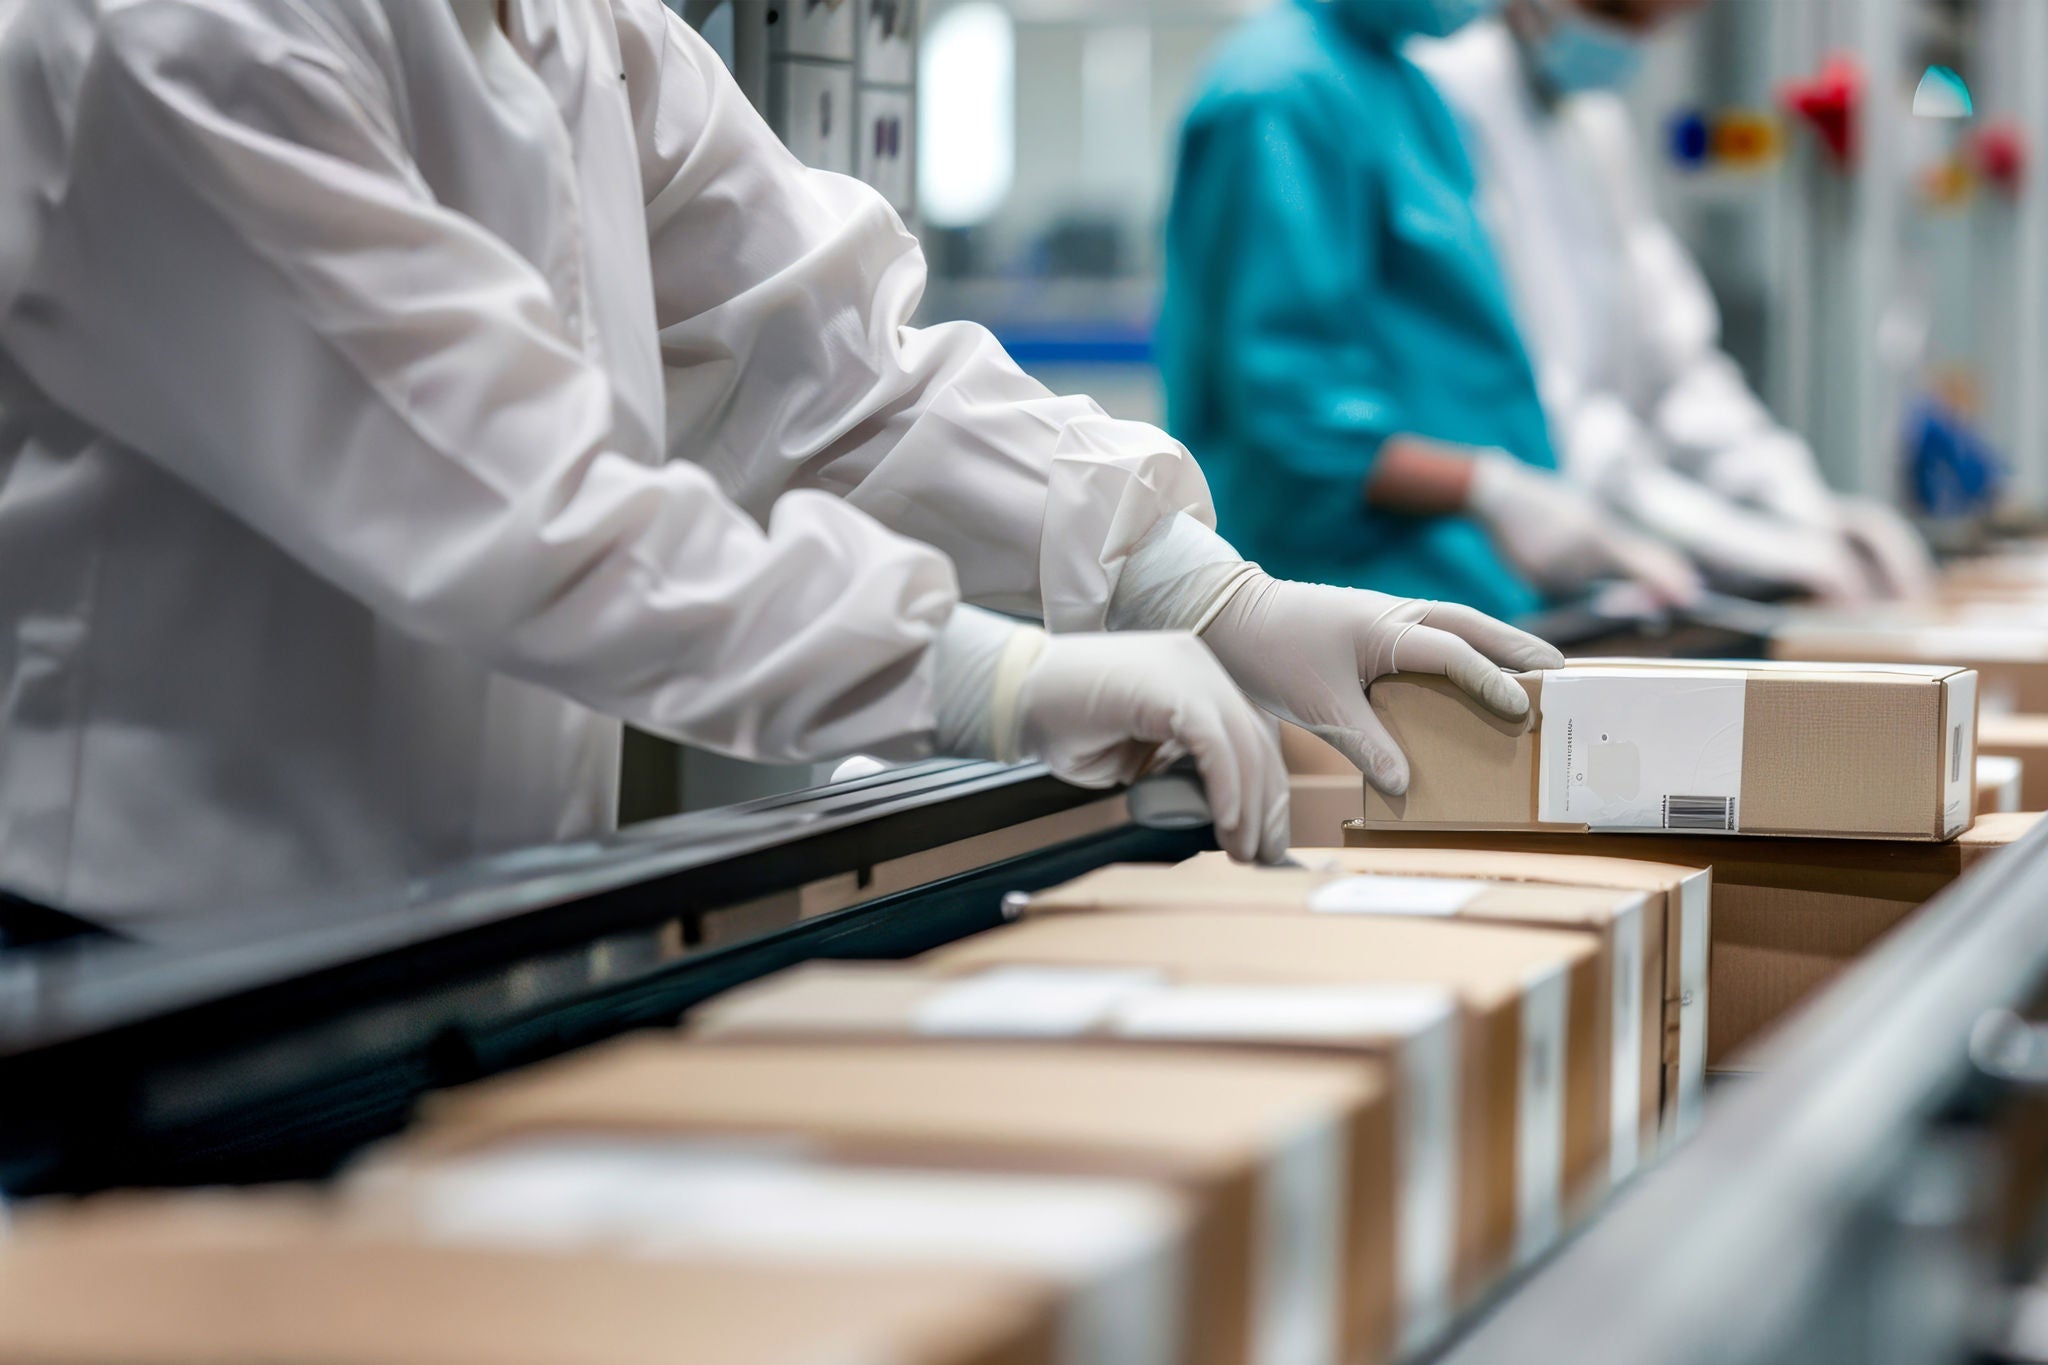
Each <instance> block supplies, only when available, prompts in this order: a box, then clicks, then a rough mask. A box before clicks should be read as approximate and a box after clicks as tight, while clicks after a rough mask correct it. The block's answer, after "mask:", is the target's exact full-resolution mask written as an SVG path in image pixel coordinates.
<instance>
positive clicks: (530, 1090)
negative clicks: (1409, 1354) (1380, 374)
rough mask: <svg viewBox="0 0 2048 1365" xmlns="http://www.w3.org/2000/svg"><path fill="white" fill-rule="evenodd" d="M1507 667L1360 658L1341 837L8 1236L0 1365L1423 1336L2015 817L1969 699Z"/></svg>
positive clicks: (1110, 1345) (775, 1355)
mask: <svg viewBox="0 0 2048 1365" xmlns="http://www.w3.org/2000/svg"><path fill="white" fill-rule="evenodd" d="M1525 681H1526V685H1527V687H1528V689H1529V691H1530V694H1531V700H1532V706H1531V712H1530V716H1529V718H1528V719H1526V720H1525V721H1523V722H1520V723H1514V724H1510V723H1506V722H1503V721H1501V720H1499V719H1498V718H1495V717H1492V716H1490V715H1486V714H1484V713H1481V712H1480V711H1478V710H1476V709H1475V708H1474V707H1472V706H1471V705H1470V704H1469V703H1467V702H1466V701H1465V700H1464V699H1463V698H1462V697H1461V696H1460V695H1459V694H1457V693H1456V692H1455V691H1453V690H1451V689H1448V688H1446V687H1444V686H1443V685H1441V684H1440V683H1439V682H1433V681H1430V680H1427V679H1419V678H1412V677H1400V676H1397V677H1395V678H1391V679H1387V680H1383V681H1382V682H1381V683H1380V684H1379V685H1377V686H1376V687H1375V688H1374V690H1373V703H1374V706H1375V708H1376V709H1377V711H1378V713H1379V715H1380V717H1381V719H1382V720H1383V721H1384V722H1385V723H1386V725H1387V726H1388V728H1389V730H1390V731H1391V732H1392V733H1393V734H1394V735H1395V737H1396V738H1397V739H1398V740H1399V741H1400V742H1401V743H1402V744H1403V745H1404V746H1405V747H1406V748H1407V749H1408V751H1409V753H1410V755H1411V756H1412V758H1413V760H1414V768H1415V780H1414V783H1413V785H1412V786H1411V788H1410V789H1409V791H1408V792H1407V793H1406V794H1405V795H1404V796H1403V797H1401V798H1398V799H1388V798H1385V797H1383V796H1379V795H1377V794H1373V793H1369V792H1367V791H1365V790H1364V787H1363V784H1362V783H1360V782H1359V780H1358V778H1357V776H1356V775H1355V774H1348V775H1347V774H1338V773H1331V774H1326V775H1325V777H1324V779H1322V780H1321V781H1320V785H1321V786H1325V787H1328V788H1330V789H1331V790H1332V791H1334V789H1335V787H1336V785H1337V784H1338V783H1340V782H1341V783H1343V784H1345V785H1347V786H1348V787H1349V788H1350V789H1351V796H1350V797H1349V798H1347V800H1350V801H1352V802H1353V805H1354V807H1355V810H1356V814H1355V815H1353V814H1351V812H1350V810H1348V809H1343V808H1340V807H1335V806H1333V807H1331V808H1329V809H1326V810H1324V811H1323V813H1322V814H1321V815H1317V816H1313V817H1312V819H1314V820H1315V821H1317V822H1319V824H1321V825H1327V828H1322V827H1318V828H1312V829H1311V828H1302V827H1299V826H1298V828H1297V833H1298V834H1300V835H1303V836H1306V837H1304V838H1303V839H1302V842H1303V843H1304V845H1308V844H1323V845H1329V844H1335V843H1337V842H1338V841H1339V837H1340V829H1341V838H1342V841H1343V842H1345V843H1346V844H1348V845H1349V846H1347V847H1342V848H1337V847H1328V846H1324V847H1303V848H1302V849H1300V850H1298V851H1297V853H1296V857H1295V865H1294V866H1291V867H1284V868H1246V867H1239V866H1235V865H1232V864H1230V863H1229V862H1228V861H1227V860H1224V859H1222V858H1221V857H1220V855H1213V854H1212V855H1204V856H1202V857H1199V858H1196V859H1193V860H1191V861H1189V862H1187V863H1184V864H1181V865H1180V866H1177V867H1164V866H1145V867H1138V866H1112V867H1105V868H1101V869H1098V870H1097V871H1095V872H1092V873H1090V874H1088V875H1087V876H1084V877H1082V878H1080V879H1078V880H1076V881H1073V882H1070V883H1068V884H1066V885H1063V886H1058V887H1054V888H1051V889H1049V890H1046V891H1042V892H1038V893H1036V894H1031V895H1017V896H1013V897H1011V898H1010V900H1009V902H1008V906H1007V908H1008V909H1009V911H1010V916H1009V918H1010V919H1011V921H1012V922H1010V923H1007V924H1005V925H1004V926H1003V927H1001V928H999V929H995V930H993V931H990V932H988V933H984V934H981V935H978V936H976V937H973V938H970V939H966V940H963V941H961V942H958V943H955V944H952V945H949V946H947V947H945V948H942V949H939V950H937V951H935V952H932V953H929V954H927V955H925V956H924V957H922V958H918V959H915V960H912V961H908V962H901V963H836V964H812V965H810V966H806V967H801V968H797V969H795V970H792V971H789V972H785V973H783V974H781V975H778V976H774V977H770V978H767V979H765V980H763V981H759V982H756V983H754V984H752V985H750V986H747V987H743V988H741V989H738V990H736V991H733V992H731V993H729V994H727V995H726V996H724V997H721V998H719V999H717V1000H714V1001H712V1002H710V1003H709V1004H708V1005H706V1006H704V1007H702V1008H700V1009H699V1010H697V1011H696V1012H695V1013H694V1014H693V1015H692V1016H691V1017H689V1018H688V1019H686V1020H684V1021H683V1027H681V1028H680V1029H678V1030H675V1031H672V1032H666V1033H653V1034H647V1035H641V1036H638V1037H634V1038H630V1039H626V1040H622V1041H620V1042H617V1043H614V1044H612V1045H609V1046H606V1047H602V1048H597V1049H593V1050H590V1051H588V1052H586V1053H582V1054H578V1055H575V1056H571V1057H569V1058H566V1059H564V1060H562V1061H559V1062H556V1063H553V1064H550V1065H547V1066H543V1067H538V1068H534V1069H532V1070H530V1071H526V1072H521V1073H517V1074H514V1075H510V1076H507V1077H503V1078H500V1079H496V1080H492V1081H488V1082H484V1083H481V1084H478V1085H474V1086H471V1087H468V1088H466V1089H463V1090H459V1091H455V1092H452V1093H449V1094H446V1095H443V1096H440V1097H437V1098H436V1099H435V1100H433V1101H432V1102H430V1104H429V1105H428V1106H427V1107H426V1109H425V1110H424V1112H423V1113H422V1114H421V1116H420V1121H419V1122H418V1124H417V1125H416V1126H415V1128H414V1130H413V1131H412V1132H411V1133H409V1134H408V1135H406V1136H405V1137H403V1138H401V1139H399V1140H397V1141H396V1142H394V1143H392V1144H390V1145H389V1146H387V1147H386V1148H384V1149H382V1150H379V1151H377V1152H374V1153H372V1154H370V1155H369V1156H367V1157H366V1158H365V1159H363V1160H362V1161H361V1162H360V1163H359V1164H358V1165H357V1166H356V1167H355V1168H354V1169H353V1170H352V1171H350V1172H348V1173H346V1174H345V1175H344V1177H343V1178H342V1179H341V1180H340V1181H338V1182H337V1183H336V1184H335V1185H334V1186H332V1187H331V1188H329V1189H328V1190H326V1191H324V1192H322V1193H320V1194H318V1195H312V1194H284V1195H267V1196H252V1195H221V1194H214V1195H198V1196H184V1197H175V1198H159V1199H149V1200H140V1201H136V1200H126V1201H121V1202H118V1203H115V1204H111V1205H110V1204H105V1203H99V1204H90V1205H87V1206H85V1207H83V1208H80V1209H77V1210H72V1211H68V1212H54V1213H43V1214H39V1215H35V1216H31V1217H29V1218H27V1219H25V1220H24V1222H23V1225H22V1228H21V1230H20V1235H19V1236H17V1237H14V1238H13V1239H12V1240H11V1241H9V1242H6V1243H0V1356H4V1357H6V1358H37V1359H41V1358H48V1359H53V1360H57V1359H61V1360H66V1361H74V1362H93V1361H107V1362H114V1361H122V1362H136V1361H142V1362H147V1361H150V1360H154V1359H163V1360H166V1361H170V1360H177V1359H185V1358H197V1357H201V1356H203V1357H205V1358H207V1359H213V1360H221V1361H228V1362H234V1361H239V1360H248V1361H252V1362H253V1361H258V1360H264V1361H268V1360H274V1359H291V1358H302V1357H304V1356H305V1355H306V1354H307V1352H306V1351H305V1350H304V1349H303V1344H304V1343H305V1342H306V1341H308V1340H311V1341H314V1342H317V1343H318V1345H319V1347H320V1350H319V1351H318V1352H317V1354H318V1356H319V1358H320V1359H321V1360H322V1361H324V1362H354V1361H362V1362H370V1361H382V1360H386V1359H390V1358H395V1357H397V1356H401V1355H421V1356H431V1357H434V1358H444V1357H456V1356H459V1357H461V1358H465V1359H476V1360H479V1361H485V1362H490V1365H500V1363H501V1362H502V1363H503V1365H514V1362H523V1361H526V1360H534V1361H542V1360H547V1361H590V1362H592V1363H593V1365H600V1363H603V1365H608V1363H609V1362H611V1361H614V1360H624V1359H628V1358H635V1357H637V1356H640V1355H645V1354H648V1352H647V1351H646V1350H644V1349H642V1348H643V1347H644V1346H645V1344H646V1343H648V1342H660V1343H662V1345H663V1347H664V1348H665V1349H666V1351H667V1353H669V1354H674V1355H678V1356H680V1357H681V1358H699V1357H700V1356H701V1357H702V1358H706V1359H711V1358H717V1359H744V1360H748V1361H761V1362H770V1363H771V1365H772V1362H777V1361H783V1360H789V1361H797V1360H809V1359H815V1358H818V1354H819V1351H820V1347H821V1344H823V1345H829V1346H830V1347H831V1349H832V1351H834V1352H837V1354H833V1355H831V1357H830V1358H834V1359H838V1358H859V1359H889V1360H901V1361H906V1362H911V1363H912V1365H1039V1362H1045V1365H1340V1363H1343V1365H1350V1363H1351V1362H1359V1361H1375V1360H1385V1359H1389V1358H1392V1357H1393V1356H1395V1355H1396V1354H1398V1353H1400V1352H1402V1351H1404V1350H1407V1349H1411V1348H1415V1347H1418V1346H1421V1345H1423V1344H1425V1343H1427V1342H1428V1341H1430V1340H1431V1339H1433V1338H1434V1337H1436V1336H1437V1335H1438V1334H1440V1333H1441V1332H1442V1330H1443V1329H1444V1327H1445V1326H1446V1325H1447V1323H1448V1322H1449V1321H1450V1320H1451V1318H1452V1317H1453V1315H1454V1314H1455V1313H1456V1312H1457V1311H1458V1310H1459V1309H1460V1308H1461V1307H1462V1306H1464V1305H1468V1304H1470V1303H1472V1302H1473V1301H1474V1300H1475V1298H1476V1297H1477V1296H1478V1295H1480V1294H1481V1293H1482V1292H1484V1291H1485V1290H1486V1289H1487V1288H1488V1287H1489V1286H1491V1285H1494V1284H1496V1283H1498V1282H1499V1280H1500V1277H1501V1276H1503V1275H1504V1274H1506V1273H1508V1272H1509V1271H1511V1270H1513V1269H1514V1268H1516V1267H1517V1266H1521V1265H1526V1264H1528V1263H1529V1262H1530V1261H1531V1260H1533V1259H1534V1258H1536V1257H1538V1256H1540V1255H1541V1254H1542V1253H1543V1252H1544V1251H1545V1250H1546V1249H1547V1248H1549V1247H1550V1246H1552V1245H1553V1244H1554V1243H1555V1242H1556V1240H1557V1239H1558V1237H1559V1236H1560V1235H1561V1234H1562V1233H1563V1232H1564V1231H1565V1230H1566V1229H1567V1228H1569V1227H1570V1226H1571V1225H1572V1224H1573V1223H1574V1222H1575V1221H1577V1220H1580V1219H1583V1218H1585V1217H1587V1216H1589V1215H1590V1214H1591V1213H1592V1212H1593V1211H1594V1210H1595V1209H1597V1207H1598V1206H1599V1204H1600V1203H1601V1201H1602V1200H1603V1199H1605V1198H1606V1197H1607V1196H1608V1195H1609V1193H1610V1192H1611V1191H1612V1190H1613V1189H1614V1188H1615V1187H1616V1186H1617V1185H1619V1184H1620V1183H1622V1182H1624V1181H1626V1180H1628V1179H1629V1178H1630V1177H1631V1176H1633V1175H1634V1174H1635V1173H1636V1172H1637V1171H1639V1170H1640V1169H1642V1168H1643V1167H1644V1166H1645V1165H1646V1164H1648V1163H1650V1162H1652V1161H1653V1160H1655V1158H1656V1156H1657V1154H1658V1153H1659V1152H1660V1151H1661V1150H1662V1149H1664V1148H1665V1147H1666V1146H1667V1145H1668V1144H1670V1143H1671V1142H1672V1141H1674V1140H1676V1139H1677V1138H1679V1137H1682V1136H1683V1134H1684V1133H1685V1132H1686V1131H1687V1130H1688V1129H1690V1128H1691V1127H1692V1126H1693V1125H1694V1124H1695V1123H1697V1121H1698V1119H1699V1115H1700V1112H1701V1107H1702V1103H1703V1092H1704V1089H1705V1086H1706V1084H1707V1076H1708V1074H1709V1073H1710V1072H1711V1071H1713V1070H1716V1069H1739V1068H1740V1067H1742V1066H1744V1065H1747V1064H1749V1058H1750V1057H1751V1056H1752V1055H1753V1054H1752V1053H1751V1047H1752V1045H1753V1043H1754V1042H1755V1041H1756V1039H1757V1038H1758V1037H1760V1036H1761V1035H1762V1034H1763V1033H1764V1032H1766V1031H1767V1029H1768V1028H1769V1026H1770V1025H1771V1024H1772V1023H1773V1022H1774V1021H1775V1020H1776V1019H1778V1018H1779V1017H1781V1016H1782V1015H1783V1014H1784V1013H1785V1012H1786V1011H1787V1010H1789V1009H1791V1008H1792V1007H1794V1006H1795V1005H1796V1004H1797V1003H1798V1002H1799V1001H1800V1000H1802V999H1804V998H1805V997H1806V996H1808V995H1809V994H1811V992H1812V991H1813V990H1814V989H1816V988H1817V987H1818V986H1819V985H1820V984H1822V983H1823V982H1824V981H1825V980H1826V979H1827V978H1828V977H1829V976H1830V975H1831V974H1832V973H1833V972H1835V971H1837V970H1839V969H1840V967H1841V966H1842V965H1843V964H1844V963H1846V962H1847V961H1848V960H1850V959H1851V958H1852V957H1854V956H1855V955H1856V954H1857V953H1860V952H1862V951H1864V950H1865V949H1867V948H1868V947H1869V945H1870V944H1871V943H1873V942H1875V941H1876V939H1877V938H1878V937H1880V936H1881V935H1882V934H1883V933H1885V932H1886V931H1888V930H1889V929H1890V928H1891V927H1893V926H1894V925H1896V924H1897V923H1898V922H1899V921H1900V920H1902V919H1903V918H1905V917H1906V916H1907V915H1909V914H1910V913H1911V912H1912V911H1913V909H1914V908H1916V907H1917V906H1918V905H1920V904H1921V903H1923V902H1924V901H1925V900H1926V899H1927V898H1929V897H1930V896H1932V895H1934V894H1935V893H1937V892H1938V891H1940V890H1941V889H1942V888H1943V887H1944V886H1946V885H1947V884H1948V883H1949V882H1951V881H1953V880H1954V879H1955V878H1956V877H1958V876H1960V875H1962V874H1963V873H1964V872H1966V871H1967V870H1968V868H1969V867H1970V865H1971V864H1972V863H1973V862H1974V861H1975V860H1976V859H1978V858H1980V857H1982V856H1984V855H1985V854H1986V853H1987V852H1989V851H1991V850H1993V849H1996V848H1998V847H2001V846H2003V845H2004V844H2006V843H2009V842H2011V840H2012V839H2013V838H2015V837H2017V835H2018V834H2019V833H2020V832H2023V831H2024V830H2025V829H2026V828H2028V827H2029V826H2030V824H2031V822H2032V819H2033V817H2031V816H2027V815H2024V814H1998V815H1991V816H1985V817H1982V818H1977V817H1976V814H1975V813H1976V810H1977V806H1978V800H1979V794H1978V790H1977V787H1978V784H1977V782H1976V780H1975V779H1976V771H1975V770H1976V763H1975V759H1976V752H1975V749H1976V738H1975V736H1976V709H1977V692H1976V688H1977V683H1978V679H1977V678H1976V676H1975V675H1974V674H1972V673H1971V672H1969V671H1968V670H1962V669H1955V668H1951V667H1946V666H1942V665H1927V666H1910V665H1906V666H1885V667H1871V666H1849V667H1842V666H1818V665H1790V664H1754V663H1745V664H1716V665H1696V666H1695V665H1675V664H1668V663H1667V664H1653V663H1632V662H1625V661H1606V662H1587V663H1584V664H1580V665H1576V666H1573V667H1569V668H1566V669H1564V670H1561V671H1558V672H1554V673H1550V674H1547V675H1544V676H1542V677H1530V678H1528V679H1526V680H1525ZM1290 748H1291V752H1292V753H1293V755H1294V756H1296V757H1297V758H1300V757H1301V756H1303V755H1309V756H1311V757H1312V756H1313V753H1314V750H1313V745H1312V742H1307V741H1306V738H1305V737H1303V736H1298V735H1297V736H1296V737H1294V739H1293V740H1292V741H1291V745H1290ZM2023 772H2024V769H2023ZM2011 779H2012V775H2011V774H2010V773H2007V774H2005V775H2004V777H2003V778H2002V779H2001V781H2003V782H2006V783H2008V784H2009V783H2010V782H2011ZM2021 780H2022V781H2024V778H2023V777H2022V779H2021ZM1973 821H1974V823H1973ZM81 1285H85V1286H91V1288H90V1289H80V1288H78V1287H77V1286H81ZM337 1286H338V1287H340V1288H341V1289H343V1290H346V1291H347V1292H346V1293H345V1294H344V1293H337V1292H334V1290H335V1287H337ZM82 1293H91V1294H92V1295H93V1296H94V1303H95V1304H97V1305H104V1306H105V1308H104V1311H94V1312H90V1313H88V1312H84V1311H81V1307H80V1304H79V1302H78V1299H79V1296H80V1294H82ZM257 1298H260V1300H261V1302H262V1303H263V1304H264V1305H265V1307H264V1308H263V1310H262V1311H261V1312H258V1313H255V1314H253V1315H252V1314H249V1313H247V1312H241V1313H226V1312H220V1311H214V1309H216V1308H217V1307H218V1306H219V1305H222V1304H225V1303H228V1302H236V1303H240V1302H243V1301H245V1300H254V1299H257ZM344 1305H345V1306H346V1311H344ZM578 1323H588V1324H591V1325H592V1329H591V1330H590V1331H587V1332H585V1333H583V1334H581V1335H579V1334H578V1332H577V1330H576V1324H578Z"/></svg>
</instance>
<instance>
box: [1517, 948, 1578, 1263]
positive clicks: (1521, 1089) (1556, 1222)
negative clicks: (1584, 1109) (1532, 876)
mask: <svg viewBox="0 0 2048 1365" xmlns="http://www.w3.org/2000/svg"><path fill="white" fill-rule="evenodd" d="M1570 1003H1571V1000H1570V996H1569V994H1568V993H1567V989H1566V980H1565V973H1564V968H1562V967H1558V968H1553V969H1552V970H1550V971H1548V972H1545V973H1544V974H1543V975H1541V976H1539V977H1537V978H1535V979H1534V980H1532V981H1530V982H1529V984H1528V985H1527V986H1526V987H1525V988H1524V989H1523V992H1522V1055H1521V1060H1520V1063H1519V1065H1518V1066H1517V1068H1516V1072H1517V1075H1516V1080H1515V1108H1516V1137H1515V1264H1516V1265H1518V1266H1521V1265H1526V1264H1528V1263H1529V1262H1530V1261H1531V1260H1533V1259H1535V1258H1536V1257H1537V1256H1540V1255H1541V1254H1542V1253H1543V1252H1544V1251H1546V1250H1548V1249H1549V1247H1550V1244H1551V1243H1552V1242H1555V1241H1556V1240H1557V1235H1558V1232H1559V1231H1560V1229H1561V1228H1562V1226H1563V1221H1564V1218H1563V1210H1564V1087H1565V1078H1564V1068H1565V1039H1566V1038H1567V1037H1569V1036H1570V1035H1569V1032H1568V1023H1567V1015H1568V1013H1569V1010H1570Z"/></svg>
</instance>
